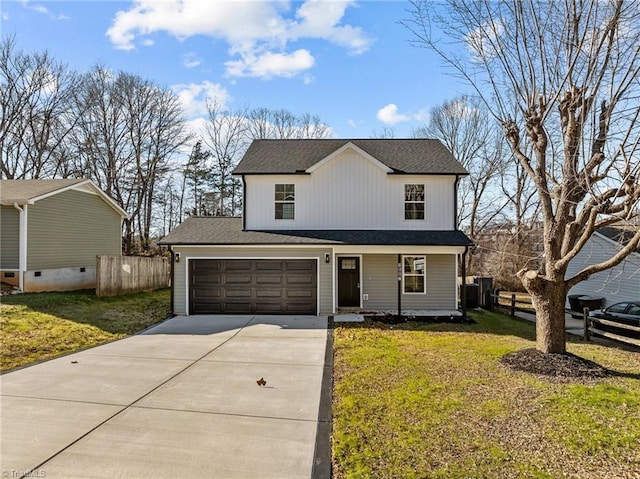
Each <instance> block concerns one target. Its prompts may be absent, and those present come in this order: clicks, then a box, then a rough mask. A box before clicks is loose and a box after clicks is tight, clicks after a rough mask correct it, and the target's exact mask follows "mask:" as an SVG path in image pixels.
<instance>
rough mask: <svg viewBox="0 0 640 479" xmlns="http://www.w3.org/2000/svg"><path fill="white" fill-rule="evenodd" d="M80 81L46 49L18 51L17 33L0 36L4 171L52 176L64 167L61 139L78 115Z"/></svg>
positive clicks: (0, 148) (17, 176) (0, 124)
mask: <svg viewBox="0 0 640 479" xmlns="http://www.w3.org/2000/svg"><path fill="white" fill-rule="evenodd" d="M78 83H79V78H78V76H77V75H76V74H75V73H73V72H71V71H69V70H68V69H67V68H66V67H65V66H64V65H61V64H59V63H56V62H55V61H54V60H53V59H52V58H51V57H50V56H49V54H48V53H46V52H44V53H36V54H27V53H23V52H21V51H18V50H17V45H16V42H15V39H14V38H7V39H5V40H2V42H0V106H1V108H0V165H1V168H0V169H1V173H2V177H4V178H15V179H24V178H51V177H54V176H61V175H60V172H61V171H65V170H66V168H65V165H64V162H65V160H66V157H65V155H63V154H61V153H62V144H63V142H64V141H65V139H66V137H67V135H68V134H69V133H70V131H71V130H72V129H73V128H74V127H75V123H76V120H77V112H76V111H75V110H74V109H73V101H72V100H73V92H74V91H75V89H76V88H77V87H78ZM62 176H65V175H62Z"/></svg>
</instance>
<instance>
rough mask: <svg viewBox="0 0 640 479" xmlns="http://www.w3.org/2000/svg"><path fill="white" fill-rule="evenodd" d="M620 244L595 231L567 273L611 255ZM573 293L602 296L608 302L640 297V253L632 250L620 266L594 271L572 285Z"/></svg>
mask: <svg viewBox="0 0 640 479" xmlns="http://www.w3.org/2000/svg"><path fill="white" fill-rule="evenodd" d="M619 248H620V247H619V246H618V245H616V244H615V243H614V242H612V241H611V240H609V239H608V238H606V237H603V236H600V235H599V234H597V233H596V234H594V235H593V236H592V237H591V239H589V241H588V242H587V244H586V245H585V247H584V248H582V251H580V252H579V253H578V254H577V255H576V257H575V258H573V259H572V260H571V262H570V263H569V267H568V268H567V274H566V277H567V278H570V277H571V276H573V275H575V274H576V273H578V272H579V271H580V270H582V269H584V268H585V267H586V266H589V265H591V264H595V263H600V262H602V261H605V260H607V259H609V258H611V257H612V256H613V255H614V254H615V253H616V252H617V250H618V249H619ZM569 294H585V295H592V296H602V297H604V298H605V300H606V302H605V305H611V304H614V303H618V302H621V301H631V300H638V299H640V254H637V253H632V254H631V255H630V256H628V257H627V258H626V259H625V260H624V261H623V262H622V263H620V264H619V265H618V266H615V267H613V268H611V269H609V270H607V271H602V272H600V273H596V274H594V275H592V276H591V277H590V278H589V279H588V280H586V281H582V282H581V283H578V284H577V285H576V286H574V287H573V288H571V290H570V291H569ZM567 304H568V303H567Z"/></svg>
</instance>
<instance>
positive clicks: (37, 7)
mask: <svg viewBox="0 0 640 479" xmlns="http://www.w3.org/2000/svg"><path fill="white" fill-rule="evenodd" d="M18 2H19V3H20V4H21V5H22V6H23V7H24V8H27V9H29V10H33V11H34V12H37V13H41V14H43V15H49V17H51V18H52V19H54V20H69V17H68V16H67V15H65V14H64V13H60V14H54V13H52V12H50V11H49V9H48V8H47V7H45V6H44V5H41V4H38V3H31V2H30V1H29V0H18ZM2 17H3V19H4V20H6V19H8V18H9V16H8V15H7V16H6V18H5V16H4V14H3V16H2Z"/></svg>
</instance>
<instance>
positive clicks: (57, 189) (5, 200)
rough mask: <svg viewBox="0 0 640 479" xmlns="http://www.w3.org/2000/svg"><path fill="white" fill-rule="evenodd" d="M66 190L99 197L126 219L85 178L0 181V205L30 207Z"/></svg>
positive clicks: (119, 210)
mask: <svg viewBox="0 0 640 479" xmlns="http://www.w3.org/2000/svg"><path fill="white" fill-rule="evenodd" d="M68 190H77V191H83V192H85V193H89V194H95V195H98V196H100V197H101V198H102V199H103V200H104V202H105V203H107V204H108V205H109V206H110V207H111V208H113V209H114V210H115V211H116V212H117V213H118V214H119V215H120V216H121V217H123V218H128V216H129V215H127V213H126V211H124V210H123V209H122V208H121V207H120V206H118V204H117V203H116V202H115V201H114V200H113V199H111V197H109V196H108V195H107V194H106V193H105V192H104V191H102V190H101V189H100V188H98V187H97V186H96V185H95V184H94V183H93V182H92V181H91V180H88V179H85V178H76V179H54V180H1V181H0V204H2V205H5V206H7V205H14V204H18V205H32V204H35V203H36V202H38V201H41V200H44V199H45V198H48V197H50V196H54V195H57V194H60V193H62V192H64V191H68Z"/></svg>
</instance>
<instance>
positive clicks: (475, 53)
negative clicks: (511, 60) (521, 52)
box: [465, 20, 504, 62]
mask: <svg viewBox="0 0 640 479" xmlns="http://www.w3.org/2000/svg"><path fill="white" fill-rule="evenodd" d="M503 33H504V24H503V23H502V21H501V20H496V21H495V22H493V23H484V24H482V25H480V26H479V27H477V28H475V29H473V30H470V31H469V32H468V33H467V34H466V35H465V41H466V42H467V48H468V49H469V51H470V52H471V56H472V60H473V61H475V62H481V61H487V60H489V59H491V58H493V57H494V56H495V55H496V54H497V53H498V52H499V50H500V45H499V44H498V38H499V37H500V36H502V34H503Z"/></svg>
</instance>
